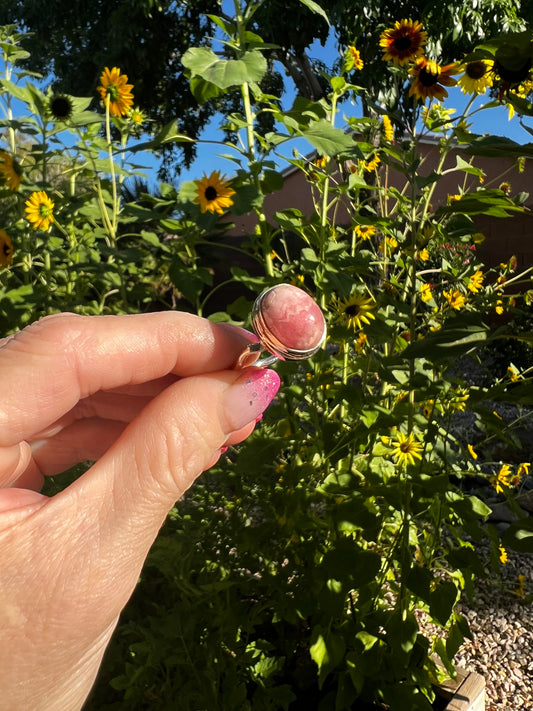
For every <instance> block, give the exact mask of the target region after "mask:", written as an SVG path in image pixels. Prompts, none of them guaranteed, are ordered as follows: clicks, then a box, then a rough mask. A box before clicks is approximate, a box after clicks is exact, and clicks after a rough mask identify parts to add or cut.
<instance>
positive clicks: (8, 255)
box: [0, 230, 13, 267]
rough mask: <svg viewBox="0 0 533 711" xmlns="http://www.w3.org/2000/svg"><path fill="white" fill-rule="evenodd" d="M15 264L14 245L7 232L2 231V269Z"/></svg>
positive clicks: (0, 249) (0, 258)
mask: <svg viewBox="0 0 533 711" xmlns="http://www.w3.org/2000/svg"><path fill="white" fill-rule="evenodd" d="M10 264H13V245H12V244H11V239H10V237H9V235H8V234H7V232H6V231H5V230H0V267H8V266H9V265H10Z"/></svg>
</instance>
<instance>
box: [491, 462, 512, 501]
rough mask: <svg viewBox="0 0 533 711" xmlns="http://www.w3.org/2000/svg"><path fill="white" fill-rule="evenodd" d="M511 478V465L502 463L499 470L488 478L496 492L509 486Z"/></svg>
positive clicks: (500, 492)
mask: <svg viewBox="0 0 533 711" xmlns="http://www.w3.org/2000/svg"><path fill="white" fill-rule="evenodd" d="M511 480H512V473H511V467H510V466H509V465H508V464H502V466H501V468H500V471H499V472H498V473H497V474H495V475H494V476H491V478H490V479H489V481H490V483H491V485H492V486H493V487H494V488H495V489H496V493H498V494H502V493H503V491H504V487H506V488H509V487H510V486H511V483H512V482H511Z"/></svg>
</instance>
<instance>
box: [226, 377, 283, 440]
mask: <svg viewBox="0 0 533 711" xmlns="http://www.w3.org/2000/svg"><path fill="white" fill-rule="evenodd" d="M280 384H281V381H280V379H279V375H278V374H277V373H276V371H274V370H268V369H265V368H248V369H247V370H245V371H244V373H243V374H242V375H241V377H240V378H239V379H238V380H236V381H235V383H233V385H232V386H231V387H230V388H229V390H228V392H227V393H226V396H225V398H224V403H223V404H224V408H225V410H226V417H227V419H228V424H229V426H230V430H232V431H233V430H239V429H241V427H244V425H246V424H248V423H249V422H254V421H255V420H256V419H257V418H258V417H259V416H260V415H261V414H262V413H263V411H264V410H266V408H267V407H268V405H270V403H271V402H272V400H273V399H274V397H275V395H276V393H277V392H278V390H279V386H280Z"/></svg>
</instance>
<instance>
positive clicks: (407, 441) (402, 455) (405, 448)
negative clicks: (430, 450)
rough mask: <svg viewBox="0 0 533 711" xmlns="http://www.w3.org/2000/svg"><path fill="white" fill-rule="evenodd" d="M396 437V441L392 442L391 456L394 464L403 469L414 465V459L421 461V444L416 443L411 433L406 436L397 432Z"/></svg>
mask: <svg viewBox="0 0 533 711" xmlns="http://www.w3.org/2000/svg"><path fill="white" fill-rule="evenodd" d="M397 437H398V439H396V440H395V441H394V442H392V446H393V447H394V449H393V450H392V456H393V457H394V458H395V459H396V464H399V465H400V466H403V467H404V466H407V465H408V464H414V463H415V459H422V454H421V452H422V444H421V443H420V442H417V441H416V439H415V437H414V435H413V433H412V432H411V434H408V435H404V434H403V432H398V435H397Z"/></svg>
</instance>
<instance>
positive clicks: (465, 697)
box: [446, 669, 485, 711]
mask: <svg viewBox="0 0 533 711" xmlns="http://www.w3.org/2000/svg"><path fill="white" fill-rule="evenodd" d="M459 671H464V670H459V669H458V670H457V676H458V678H459ZM456 681H457V680H456ZM446 711H485V679H484V678H483V677H482V676H481V675H480V674H476V672H467V673H466V676H465V677H464V678H463V680H462V682H460V683H459V684H458V687H457V690H456V691H455V694H454V696H453V697H452V698H451V699H450V702H449V703H448V705H447V706H446Z"/></svg>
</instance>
